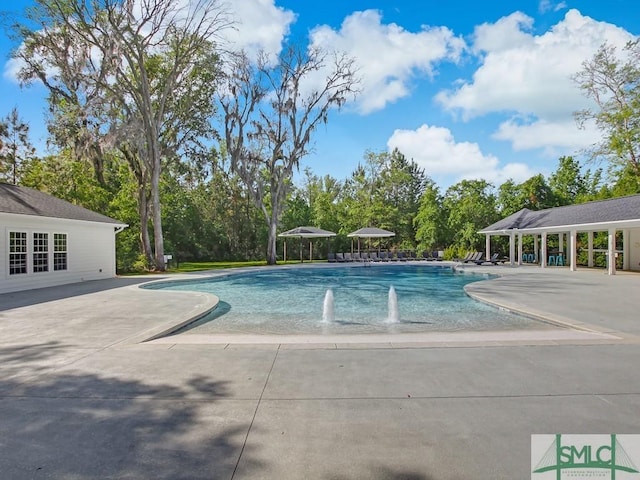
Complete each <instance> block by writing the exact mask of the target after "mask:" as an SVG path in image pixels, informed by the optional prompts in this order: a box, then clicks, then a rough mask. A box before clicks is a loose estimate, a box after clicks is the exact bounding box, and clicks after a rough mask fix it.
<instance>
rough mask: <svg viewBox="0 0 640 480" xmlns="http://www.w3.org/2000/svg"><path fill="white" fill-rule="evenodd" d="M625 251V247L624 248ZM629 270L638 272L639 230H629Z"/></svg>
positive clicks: (639, 268) (639, 254) (639, 267)
mask: <svg viewBox="0 0 640 480" xmlns="http://www.w3.org/2000/svg"><path fill="white" fill-rule="evenodd" d="M625 249H626V246H625ZM628 252H629V270H635V271H636V272H637V271H640V228H632V229H631V230H629V250H628Z"/></svg>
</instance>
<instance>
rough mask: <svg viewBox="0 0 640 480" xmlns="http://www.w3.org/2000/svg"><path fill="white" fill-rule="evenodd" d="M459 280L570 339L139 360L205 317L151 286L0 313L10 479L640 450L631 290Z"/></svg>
mask: <svg viewBox="0 0 640 480" xmlns="http://www.w3.org/2000/svg"><path fill="white" fill-rule="evenodd" d="M464 270H466V271H473V272H484V273H499V274H500V275H501V277H500V278H498V279H493V280H489V281H483V282H479V283H474V284H472V285H470V286H469V287H468V293H469V294H470V295H472V296H476V297H478V298H480V299H481V300H482V301H486V302H490V303H495V304H498V305H501V306H502V307H503V308H508V309H513V310H519V311H524V312H526V313H527V314H529V315H532V316H542V317H546V318H549V319H550V320H551V321H552V322H553V323H560V324H564V325H574V326H575V327H576V328H577V329H572V328H567V327H557V328H556V327H554V326H552V325H548V324H545V326H544V328H541V330H539V331H538V330H535V331H527V332H477V333H475V334H473V333H469V334H465V333H459V334H453V333H451V334H449V333H447V334H445V333H441V334H437V333H432V334H425V335H426V336H425V337H415V338H413V339H407V341H402V342H401V341H398V340H397V339H393V338H392V339H384V340H383V341H380V340H381V339H377V340H376V341H375V342H372V341H370V340H372V339H364V340H366V341H362V340H363V339H357V340H359V341H358V342H356V341H355V340H354V341H353V342H349V341H345V340H349V339H338V340H335V341H331V342H326V341H322V342H319V340H318V339H309V338H307V339H302V338H300V339H298V341H296V340H295V339H293V340H291V341H287V342H284V341H281V342H277V340H278V339H274V340H273V342H272V341H271V339H269V341H267V342H264V341H263V342H262V343H259V344H258V343H253V344H251V343H243V342H242V341H240V342H238V340H242V339H238V338H234V339H229V341H227V342H224V341H218V342H211V341H204V339H200V342H197V341H195V340H193V339H192V340H190V341H189V342H188V343H185V341H183V340H182V339H180V338H179V337H180V336H179V335H178V336H176V337H167V338H162V339H157V340H154V341H151V342H143V340H145V339H147V338H149V337H151V336H153V335H155V334H157V333H158V332H160V331H163V330H166V329H167V328H169V327H170V326H171V325H175V324H178V323H181V322H183V321H186V320H188V319H190V318H192V317H194V316H196V315H198V314H199V313H200V312H202V311H203V310H206V309H208V308H210V307H211V305H212V300H211V298H210V297H209V296H207V295H202V294H197V293H188V292H175V291H153V290H141V289H139V288H137V285H138V284H140V283H142V282H146V281H148V280H149V278H148V277H144V278H136V277H126V278H119V279H114V280H109V281H100V282H87V283H85V284H79V285H69V286H65V287H55V288H48V289H42V290H33V291H29V292H21V293H14V294H4V295H0V327H1V330H0V331H1V332H2V337H1V338H0V432H2V435H1V436H0V471H1V472H3V478H11V479H38V478H74V479H84V478H96V479H97V478H100V479H103V478H114V479H115V478H118V479H120V478H136V479H138V478H149V479H175V478H188V479H192V478H193V479H197V478H203V479H204V478H207V479H219V478H220V479H260V478H264V479H296V480H297V479H303V478H314V479H315V478H320V479H335V480H342V479H413V480H420V479H423V480H435V479H467V478H478V479H485V478H486V479H502V478H504V479H513V478H531V473H530V472H531V458H530V438H531V437H530V436H531V434H534V433H640V416H638V412H639V411H640V377H639V376H638V374H637V368H638V365H640V315H639V314H638V310H639V308H640V296H639V295H638V294H639V292H640V275H639V274H626V273H621V274H619V275H616V276H613V277H610V276H607V275H605V274H603V273H602V271H596V270H594V271H591V270H586V269H585V270H580V271H578V272H569V271H568V269H566V268H549V269H546V270H541V269H539V268H536V267H520V268H510V267H502V266H499V267H476V266H468V267H464ZM209 340H210V339H209ZM218 340H220V339H218ZM223 340H224V339H223ZM231 340H233V341H231ZM263 340H264V339H263ZM280 340H284V339H280ZM332 340H333V339H332Z"/></svg>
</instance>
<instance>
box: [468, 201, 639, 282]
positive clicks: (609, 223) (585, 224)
mask: <svg viewBox="0 0 640 480" xmlns="http://www.w3.org/2000/svg"><path fill="white" fill-rule="evenodd" d="M594 232H607V233H608V244H607V249H606V250H604V249H602V250H599V249H595V248H594V246H593V234H594ZM618 232H622V245H621V246H620V245H616V234H617V233H618ZM479 233H484V234H485V235H486V256H487V258H490V256H491V237H492V236H508V237H509V261H510V264H511V265H516V264H517V265H521V264H522V262H523V249H522V237H523V236H525V235H531V236H533V238H534V242H533V243H534V256H535V257H534V258H535V259H536V260H538V259H539V260H538V263H539V264H540V266H541V267H542V268H545V267H547V266H548V263H549V260H550V259H552V258H553V257H550V255H549V251H548V241H547V240H548V237H549V236H550V235H557V236H558V250H559V253H560V254H561V255H562V256H563V257H566V258H567V264H568V266H569V268H570V269H571V270H572V271H575V270H576V269H577V253H578V233H587V248H586V250H587V258H588V266H589V267H592V266H593V265H594V253H595V252H599V251H600V252H603V253H605V254H606V258H607V270H608V273H609V275H615V273H616V261H615V260H616V257H617V256H618V255H619V254H621V255H622V268H623V270H634V271H640V195H630V196H626V197H618V198H611V199H607V200H599V201H594V202H588V203H582V204H579V205H568V206H564V207H555V208H547V209H544V210H537V211H533V210H529V209H527V208H523V209H522V210H520V211H519V212H516V213H514V214H512V215H509V216H508V217H506V218H504V219H502V220H500V221H498V222H496V223H494V224H493V225H489V226H488V227H486V228H484V229H483V230H480V232H479ZM565 238H566V239H567V244H566V245H565ZM565 246H566V250H565ZM516 248H517V256H516ZM556 258H557V257H556ZM563 263H564V262H563Z"/></svg>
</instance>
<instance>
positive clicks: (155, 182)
mask: <svg viewBox="0 0 640 480" xmlns="http://www.w3.org/2000/svg"><path fill="white" fill-rule="evenodd" d="M154 167H155V168H153V170H152V172H151V204H152V205H151V211H152V213H153V240H154V245H155V249H156V252H155V253H156V255H155V260H156V270H158V271H160V272H164V271H165V270H166V269H167V267H166V264H165V261H164V239H163V236H162V212H161V208H160V159H159V158H157V159H154Z"/></svg>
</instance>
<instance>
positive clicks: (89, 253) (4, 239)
mask: <svg viewBox="0 0 640 480" xmlns="http://www.w3.org/2000/svg"><path fill="white" fill-rule="evenodd" d="M10 231H21V232H27V234H28V244H29V254H28V266H29V267H28V273H27V274H20V275H9V244H8V243H9V232H10ZM33 232H46V233H48V234H49V245H50V248H49V258H50V261H49V271H48V272H39V273H33V270H32V267H31V261H32V252H31V244H32V234H33ZM54 233H64V234H66V235H67V270H62V271H60V270H59V271H54V270H53V234H54ZM115 251H116V249H115V232H114V225H110V224H104V223H92V222H82V221H78V220H65V219H57V218H46V217H38V216H31V215H14V214H6V213H0V293H7V292H15V291H19V290H29V289H33V288H41V287H50V286H54V285H62V284H65V283H75V282H82V281H86V280H98V279H104V278H111V277H114V276H115V274H116V272H115V265H116V257H115Z"/></svg>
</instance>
